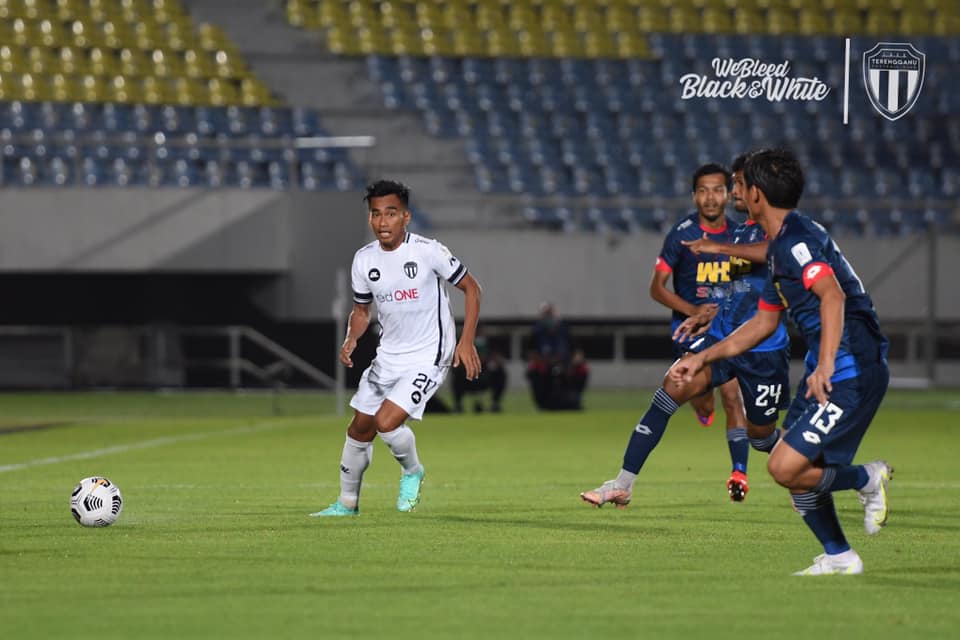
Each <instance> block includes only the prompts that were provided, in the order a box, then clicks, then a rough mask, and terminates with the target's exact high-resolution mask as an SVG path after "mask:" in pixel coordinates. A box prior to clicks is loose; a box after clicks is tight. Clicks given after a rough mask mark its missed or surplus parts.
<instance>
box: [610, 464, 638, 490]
mask: <svg viewBox="0 0 960 640" xmlns="http://www.w3.org/2000/svg"><path fill="white" fill-rule="evenodd" d="M636 481H637V474H635V473H630V472H629V471H627V470H626V469H620V473H618V474H617V478H616V479H615V480H614V481H613V486H615V487H616V488H618V489H624V490H626V491H633V483H634V482H636Z"/></svg>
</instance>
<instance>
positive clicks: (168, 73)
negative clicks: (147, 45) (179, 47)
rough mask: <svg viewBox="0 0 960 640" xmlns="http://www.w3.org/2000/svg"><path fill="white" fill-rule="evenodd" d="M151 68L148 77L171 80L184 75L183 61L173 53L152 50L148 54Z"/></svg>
mask: <svg viewBox="0 0 960 640" xmlns="http://www.w3.org/2000/svg"><path fill="white" fill-rule="evenodd" d="M150 63H151V68H150V69H149V73H148V75H152V76H155V77H157V78H172V77H178V76H183V75H186V71H185V70H184V68H183V61H182V60H181V59H180V57H179V56H178V55H177V54H176V52H174V51H164V50H163V49H154V50H153V51H152V52H150Z"/></svg>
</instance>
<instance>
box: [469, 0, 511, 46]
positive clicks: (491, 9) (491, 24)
mask: <svg viewBox="0 0 960 640" xmlns="http://www.w3.org/2000/svg"><path fill="white" fill-rule="evenodd" d="M476 25H477V28H478V29H479V30H480V31H485V32H487V33H488V36H489V32H491V31H499V30H501V29H504V28H506V26H507V21H506V19H505V17H504V13H503V7H502V6H501V5H500V4H497V3H491V2H483V3H478V4H477V13H476ZM498 37H499V36H498ZM487 40H488V41H489V37H488V38H487Z"/></svg>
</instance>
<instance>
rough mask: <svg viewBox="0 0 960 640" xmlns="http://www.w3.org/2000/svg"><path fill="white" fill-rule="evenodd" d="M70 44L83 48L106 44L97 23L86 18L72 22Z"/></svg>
mask: <svg viewBox="0 0 960 640" xmlns="http://www.w3.org/2000/svg"><path fill="white" fill-rule="evenodd" d="M70 44H72V45H73V46H75V47H80V48H81V49H89V48H90V47H102V46H106V41H105V38H104V37H103V33H102V32H100V31H99V30H98V29H97V26H96V23H93V22H86V21H84V20H74V21H73V22H71V23H70Z"/></svg>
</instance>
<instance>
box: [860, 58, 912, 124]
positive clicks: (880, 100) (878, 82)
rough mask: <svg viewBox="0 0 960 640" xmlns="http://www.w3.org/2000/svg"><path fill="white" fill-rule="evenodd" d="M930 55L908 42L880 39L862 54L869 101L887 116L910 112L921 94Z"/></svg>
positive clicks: (899, 115)
mask: <svg viewBox="0 0 960 640" xmlns="http://www.w3.org/2000/svg"><path fill="white" fill-rule="evenodd" d="M926 60H927V56H925V55H924V54H923V53H921V52H919V51H917V49H916V48H915V47H914V46H913V45H912V44H908V43H902V42H880V43H878V44H877V45H876V46H874V47H873V49H870V50H869V51H866V52H864V54H863V83H864V85H865V86H866V89H867V97H869V98H870V104H872V105H873V108H874V109H876V110H877V111H878V112H879V113H880V115H882V116H883V117H884V118H886V119H887V120H891V121H892V120H897V119H899V118H902V117H903V116H905V115H906V114H907V112H908V111H910V109H912V108H913V105H915V104H916V103H917V98H919V97H920V90H921V89H922V88H923V75H924V71H925V70H926V66H927V64H926Z"/></svg>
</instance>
